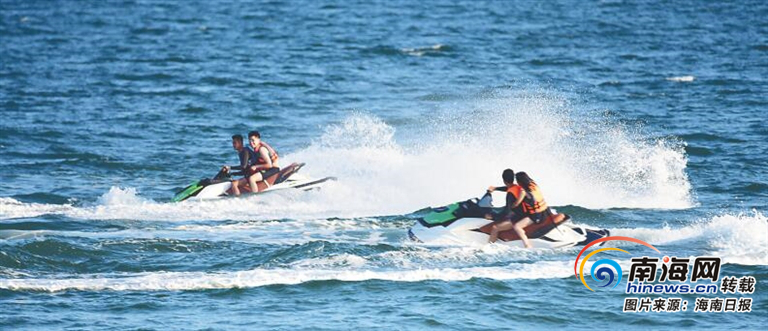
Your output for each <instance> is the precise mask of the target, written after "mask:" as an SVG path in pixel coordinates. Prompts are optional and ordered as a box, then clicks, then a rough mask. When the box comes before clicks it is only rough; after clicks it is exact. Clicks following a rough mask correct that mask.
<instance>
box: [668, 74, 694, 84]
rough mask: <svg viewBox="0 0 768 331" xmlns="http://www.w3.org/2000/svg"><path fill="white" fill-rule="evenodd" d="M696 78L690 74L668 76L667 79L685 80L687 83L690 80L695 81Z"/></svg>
mask: <svg viewBox="0 0 768 331" xmlns="http://www.w3.org/2000/svg"><path fill="white" fill-rule="evenodd" d="M695 79H696V77H694V76H690V75H689V76H674V77H667V80H668V81H671V82H685V83H688V82H692V81H694V80H695Z"/></svg>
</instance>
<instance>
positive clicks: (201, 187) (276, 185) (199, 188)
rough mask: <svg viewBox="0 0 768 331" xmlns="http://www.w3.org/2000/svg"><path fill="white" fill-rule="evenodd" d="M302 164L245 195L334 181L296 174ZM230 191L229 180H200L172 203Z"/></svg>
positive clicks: (290, 167) (265, 181) (312, 186)
mask: <svg viewBox="0 0 768 331" xmlns="http://www.w3.org/2000/svg"><path fill="white" fill-rule="evenodd" d="M303 166H304V164H303V163H293V164H291V165H289V166H287V167H285V168H283V169H281V170H280V172H278V173H276V174H274V175H272V176H270V177H268V178H267V179H266V180H264V181H262V182H259V183H258V189H259V190H258V192H254V193H247V194H258V193H263V192H268V191H275V190H281V189H290V188H292V189H301V190H311V189H313V188H317V187H319V186H320V185H321V184H323V183H325V182H326V181H329V180H334V179H335V178H333V177H325V178H321V179H311V178H308V177H305V176H302V175H300V174H297V172H298V171H299V169H301V167H303ZM231 189H232V183H231V182H230V180H229V179H202V180H199V181H197V182H195V183H192V184H191V185H189V186H187V187H186V188H184V189H183V190H181V191H179V192H178V193H177V194H176V196H174V198H173V199H172V201H173V202H179V201H184V200H187V199H189V198H192V197H195V198H198V199H214V198H219V197H225V196H228V195H230V193H231V192H230V190H231Z"/></svg>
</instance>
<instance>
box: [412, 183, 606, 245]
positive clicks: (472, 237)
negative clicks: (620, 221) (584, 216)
mask: <svg viewBox="0 0 768 331" xmlns="http://www.w3.org/2000/svg"><path fill="white" fill-rule="evenodd" d="M502 209H503V208H494V207H493V205H492V197H491V194H486V195H485V196H483V198H482V199H477V198H474V199H470V200H467V201H464V202H457V203H453V204H450V205H447V206H444V207H439V208H431V210H430V211H429V213H428V214H427V215H425V216H424V217H422V218H419V220H418V222H417V223H416V224H415V225H414V226H413V227H411V228H410V229H409V230H408V236H409V237H410V238H411V239H412V240H414V241H417V242H422V243H426V244H435V245H456V244H461V245H483V244H486V243H488V238H489V236H490V233H491V225H492V224H493V222H492V221H489V220H487V219H485V215H487V214H489V213H491V212H495V213H498V212H500V211H501V210H502ZM570 219H571V217H570V216H568V215H566V214H557V213H556V211H555V210H554V209H552V215H550V216H549V217H548V218H547V219H546V220H544V221H542V222H541V223H539V224H532V225H530V226H528V227H527V228H525V233H526V234H527V235H528V238H529V239H530V240H531V244H532V245H533V247H535V248H563V247H572V246H583V245H586V244H589V243H590V242H592V241H594V240H596V239H599V238H603V237H607V236H609V235H610V234H609V232H608V230H605V229H602V230H601V229H594V228H589V227H585V226H577V225H573V224H571V223H568V221H569V220H570ZM496 243H500V244H503V245H508V246H514V247H522V246H523V245H522V242H520V238H519V237H518V236H517V234H516V233H515V232H514V231H513V230H509V231H504V232H500V233H499V239H498V241H496Z"/></svg>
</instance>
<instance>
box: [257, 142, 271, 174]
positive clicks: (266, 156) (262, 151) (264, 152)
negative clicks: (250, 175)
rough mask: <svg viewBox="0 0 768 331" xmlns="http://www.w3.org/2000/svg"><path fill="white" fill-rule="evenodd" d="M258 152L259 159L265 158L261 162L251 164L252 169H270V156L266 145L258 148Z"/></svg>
mask: <svg viewBox="0 0 768 331" xmlns="http://www.w3.org/2000/svg"><path fill="white" fill-rule="evenodd" d="M259 154H261V159H262V160H265V161H266V162H264V163H263V164H258V165H255V166H253V167H252V168H253V170H254V171H257V170H259V169H271V168H272V167H273V165H272V158H270V157H269V152H268V151H267V148H266V147H261V148H259Z"/></svg>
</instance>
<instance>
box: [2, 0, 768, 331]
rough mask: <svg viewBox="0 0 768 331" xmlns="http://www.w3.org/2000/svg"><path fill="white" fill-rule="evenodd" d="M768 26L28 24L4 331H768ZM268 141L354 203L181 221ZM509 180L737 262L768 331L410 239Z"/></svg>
mask: <svg viewBox="0 0 768 331" xmlns="http://www.w3.org/2000/svg"><path fill="white" fill-rule="evenodd" d="M765 17H768V5H766V3H765V2H763V1H719V2H713V3H709V2H700V1H675V2H656V1H648V2H624V1H594V2H587V3H581V2H559V1H558V2H505V1H466V2H454V1H435V2H425V3H419V2H405V1H394V2H388V1H377V2H367V1H343V2H342V1H339V2H289V3H282V2H256V3H241V2H230V1H184V2H179V1H107V2H102V1H66V2H46V1H2V2H0V112H2V113H1V115H2V120H0V328H2V329H14V330H16V329H30V330H31V329H34V330H37V329H120V330H122V329H293V330H295V329H308V330H319V329H324V330H339V329H353V328H354V329H358V328H364V329H385V330H391V329H427V328H429V329H457V330H486V329H523V328H524V329H529V328H531V329H543V328H548V329H551V328H582V329H583V328H593V327H595V326H601V327H602V326H604V327H612V328H616V327H620V328H625V329H648V328H651V329H659V328H671V327H675V328H678V327H679V328H691V329H703V328H715V329H722V328H739V329H761V328H763V327H761V326H760V325H763V326H764V325H765V323H766V320H768V318H767V317H768V286H766V280H768V218H767V217H766V205H767V204H768V126H766V120H767V119H768V117H767V116H766V113H765V111H766V109H768V79H767V78H766V77H768V21H767V20H765ZM253 129H258V130H259V131H260V132H261V133H262V137H263V138H264V140H265V141H268V142H269V143H270V144H272V145H273V146H275V147H276V148H277V149H278V151H279V152H280V154H281V155H282V157H283V159H284V160H285V161H283V162H284V163H286V162H290V161H299V162H306V163H307V166H306V167H305V168H304V169H303V170H302V172H304V173H306V174H308V175H311V176H316V177H320V176H335V177H337V178H338V180H337V181H336V182H333V183H329V184H328V185H326V186H324V187H323V188H322V189H321V190H317V191H309V192H301V191H296V192H293V191H282V192H275V193H271V194H265V195H260V196H254V197H247V198H241V199H222V200H214V201H195V200H190V201H186V202H182V203H171V202H170V199H171V197H172V196H173V194H174V192H175V191H176V190H178V189H180V188H182V187H184V186H186V185H187V184H189V183H190V182H192V181H194V180H196V179H199V178H202V177H207V176H211V175H213V174H214V173H215V172H216V171H217V170H218V168H219V167H220V166H221V165H222V164H234V163H236V155H235V153H234V151H232V149H231V146H230V138H229V137H230V136H231V135H232V134H235V133H240V134H245V133H246V132H248V131H249V130H253ZM507 167H511V168H513V169H515V170H525V171H527V172H528V173H529V174H531V176H532V177H533V178H535V179H536V180H537V181H538V182H539V184H540V186H541V187H542V190H543V191H544V194H545V196H546V197H547V200H548V201H549V203H550V204H551V205H554V206H556V207H557V209H558V210H559V211H562V212H566V213H568V214H570V215H572V216H573V220H574V222H575V223H577V224H583V225H589V226H593V227H598V228H605V229H609V230H610V231H611V233H612V234H614V235H622V236H630V237H634V238H637V239H640V240H644V241H647V242H649V243H651V244H653V245H654V246H655V247H657V248H659V250H661V251H662V252H663V253H664V254H667V255H671V256H681V257H682V256H705V255H714V256H719V257H722V258H723V266H722V272H721V275H722V276H738V277H742V276H753V277H755V278H756V279H757V281H758V282H757V285H756V291H755V293H754V294H753V295H751V296H750V297H752V298H753V299H754V303H753V308H752V310H753V311H752V312H751V313H697V312H694V311H693V304H690V305H689V311H687V312H679V313H637V314H628V313H622V305H623V298H625V297H627V296H628V295H627V294H624V293H623V291H621V290H620V289H618V288H617V289H615V290H613V291H611V290H598V291H597V292H596V293H592V292H589V291H588V290H587V289H586V288H584V286H583V285H582V284H581V282H580V280H579V279H578V278H576V277H574V275H573V268H572V266H573V262H574V259H575V257H576V255H577V254H578V251H579V249H578V248H574V249H566V250H543V249H534V250H524V249H522V248H507V247H499V246H497V245H487V246H478V247H464V246H426V245H420V244H417V243H413V242H410V241H409V240H408V237H407V229H408V228H409V227H410V226H411V225H412V224H414V222H415V220H416V219H417V218H418V217H419V216H421V215H423V213H424V208H426V207H429V206H441V205H445V204H448V203H451V202H454V201H458V200H463V199H467V198H471V197H474V196H476V195H479V194H481V193H482V192H483V191H484V189H485V188H486V187H487V186H489V185H499V184H501V182H500V173H501V171H502V170H503V169H504V168H507ZM612 245H614V246H618V247H621V248H623V249H627V250H629V251H630V252H632V253H637V254H648V252H645V251H643V250H642V247H640V246H636V245H628V244H622V243H617V244H612ZM607 256H609V257H610V256H612V257H615V258H616V259H617V260H621V261H623V262H622V263H625V264H626V262H627V261H628V259H626V258H625V257H624V256H622V255H611V254H607ZM626 269H628V268H625V270H626ZM625 273H626V271H625ZM625 276H626V275H625ZM622 285H624V284H622ZM620 287H621V285H620ZM709 297H711V296H709ZM686 298H688V299H689V300H692V298H694V296H688V297H686Z"/></svg>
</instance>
